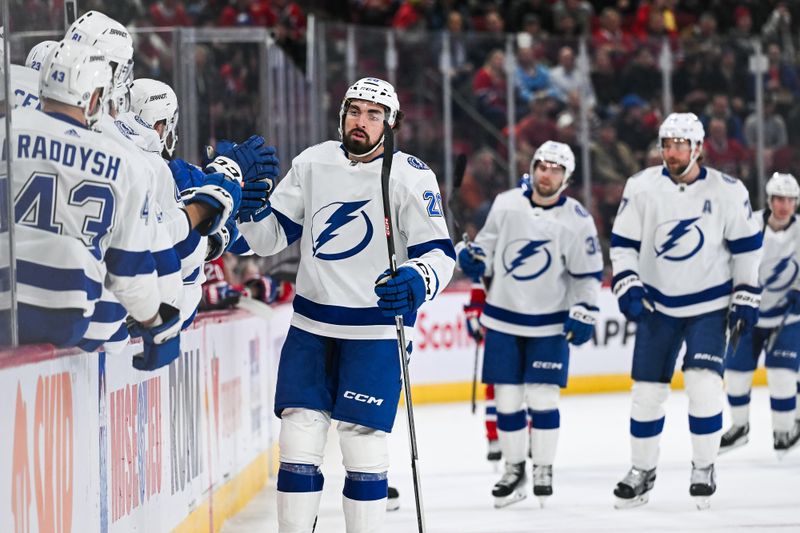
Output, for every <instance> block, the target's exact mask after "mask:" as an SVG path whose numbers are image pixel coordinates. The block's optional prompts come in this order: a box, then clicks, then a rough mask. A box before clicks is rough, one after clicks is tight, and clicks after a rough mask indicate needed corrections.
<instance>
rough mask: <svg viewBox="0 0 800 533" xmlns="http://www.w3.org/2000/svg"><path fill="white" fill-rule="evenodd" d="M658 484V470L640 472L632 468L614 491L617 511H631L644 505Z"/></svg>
mask: <svg viewBox="0 0 800 533" xmlns="http://www.w3.org/2000/svg"><path fill="white" fill-rule="evenodd" d="M655 482H656V469H655V468H653V469H652V470H640V469H638V468H636V467H635V466H634V467H631V469H630V470H628V473H627V474H625V477H624V478H622V481H620V482H619V483H617V488H615V489H614V496H616V497H617V502H616V503H615V504H614V507H615V508H617V509H630V508H632V507H638V506H640V505H644V504H646V503H647V502H648V500H649V499H650V491H651V490H652V488H653V485H655Z"/></svg>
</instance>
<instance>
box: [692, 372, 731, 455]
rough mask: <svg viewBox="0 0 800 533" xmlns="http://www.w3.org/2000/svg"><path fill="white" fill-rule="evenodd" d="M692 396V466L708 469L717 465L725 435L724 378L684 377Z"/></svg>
mask: <svg viewBox="0 0 800 533" xmlns="http://www.w3.org/2000/svg"><path fill="white" fill-rule="evenodd" d="M683 381H684V384H685V385H686V393H687V394H688V395H689V432H690V433H691V434H692V462H693V463H694V465H695V466H696V467H699V468H704V467H707V466H709V465H711V464H714V460H715V459H716V458H717V454H718V453H719V444H720V433H721V432H722V398H723V391H722V388H723V387H722V378H721V377H720V376H719V374H717V373H716V372H713V371H711V370H704V369H689V370H687V371H686V372H684V374H683Z"/></svg>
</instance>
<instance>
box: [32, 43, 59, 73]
mask: <svg viewBox="0 0 800 533" xmlns="http://www.w3.org/2000/svg"><path fill="white" fill-rule="evenodd" d="M57 45H58V41H42V42H40V43H38V44H36V45H35V46H34V47H33V48H31V50H30V52H28V57H26V58H25V66H26V67H28V68H32V69H33V70H36V71H40V70H42V63H44V60H45V58H46V57H47V55H48V54H49V53H50V51H51V50H52V49H53V48H55V47H56V46H57Z"/></svg>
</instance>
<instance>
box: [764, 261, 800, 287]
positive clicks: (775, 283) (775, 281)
mask: <svg viewBox="0 0 800 533" xmlns="http://www.w3.org/2000/svg"><path fill="white" fill-rule="evenodd" d="M761 268H762V270H767V269H769V273H770V274H769V276H767V279H766V280H765V281H764V290H765V291H767V292H783V291H785V290H786V289H788V288H789V287H791V286H792V284H793V283H794V281H795V279H797V273H798V271H800V265H798V264H797V261H796V260H795V259H794V257H793V256H792V255H787V256H786V257H782V258H780V259H778V260H777V261H774V262H771V263H765V264H764V265H762V267H761Z"/></svg>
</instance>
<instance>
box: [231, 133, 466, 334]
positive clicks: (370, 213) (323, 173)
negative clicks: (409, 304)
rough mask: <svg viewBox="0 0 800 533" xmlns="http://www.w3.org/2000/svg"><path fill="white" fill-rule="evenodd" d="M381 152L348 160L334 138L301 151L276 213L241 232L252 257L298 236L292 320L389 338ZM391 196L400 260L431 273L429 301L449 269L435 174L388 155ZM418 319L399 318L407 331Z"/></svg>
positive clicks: (408, 158)
mask: <svg viewBox="0 0 800 533" xmlns="http://www.w3.org/2000/svg"><path fill="white" fill-rule="evenodd" d="M382 163H383V157H382V156H378V157H377V158H375V159H373V160H372V161H370V162H367V163H359V162H356V161H351V160H350V159H348V157H347V155H346V153H345V152H344V149H343V148H342V147H341V145H340V144H339V143H338V142H335V141H327V142H323V143H321V144H318V145H316V146H312V147H311V148H308V149H306V150H305V151H303V152H302V153H301V154H300V155H298V156H297V157H296V158H295V159H294V160H293V161H292V167H291V169H290V170H289V172H288V173H287V175H286V176H285V177H284V178H283V180H281V181H280V183H279V184H278V185H277V187H276V188H275V192H274V193H273V195H272V197H271V203H272V214H271V215H269V216H267V217H266V218H264V219H263V220H262V221H260V222H248V223H244V224H240V226H239V228H240V230H241V232H242V234H243V235H244V236H245V238H246V239H247V242H248V243H249V245H250V247H251V248H252V249H253V251H254V252H255V253H256V254H259V255H272V254H275V253H277V252H279V251H280V250H282V249H283V248H285V247H286V246H288V245H289V244H291V243H293V242H294V241H296V240H298V239H299V240H300V253H301V259H300V266H299V270H298V273H297V294H296V296H295V299H294V315H293V317H292V324H293V325H294V326H296V327H298V328H300V329H303V330H306V331H309V332H311V333H315V334H318V335H325V336H329V337H337V338H346V339H392V338H395V337H396V331H395V327H394V318H393V317H385V316H383V315H382V313H381V312H380V309H379V308H378V306H377V301H378V297H377V296H376V295H375V292H374V287H375V281H376V279H377V278H378V276H379V275H380V274H381V273H382V272H384V271H385V270H386V269H387V268H388V267H389V260H388V253H387V243H386V237H385V233H384V219H383V203H382V200H381V198H382V196H381V166H382ZM389 198H390V202H391V211H392V220H393V225H394V228H395V232H394V243H395V247H396V251H397V262H398V265H400V264H402V263H403V262H404V261H406V260H407V259H409V258H415V259H417V260H419V261H420V262H421V263H423V264H424V265H425V268H427V269H428V270H429V271H431V272H432V275H431V276H430V283H429V284H428V285H427V286H426V288H427V289H428V291H427V295H426V299H427V300H430V299H432V298H434V297H435V296H436V295H437V294H438V293H439V292H440V291H441V290H442V289H444V287H445V286H446V285H447V283H448V282H449V281H450V278H451V276H452V274H453V267H454V266H455V254H454V251H453V244H452V242H451V241H450V237H449V235H448V232H447V225H446V223H445V219H444V212H443V210H442V203H441V195H440V194H439V186H438V184H437V182H436V176H435V175H434V173H433V172H432V171H431V170H430V169H429V168H428V166H427V165H426V164H425V163H423V162H422V161H420V160H419V159H417V158H416V157H414V156H412V155H409V154H407V153H404V152H401V151H397V152H395V153H394V159H393V163H392V172H391V178H390V181H389ZM415 318H416V316H414V315H408V316H406V317H405V319H406V322H405V324H406V325H407V326H409V328H407V330H408V334H409V335H411V334H412V330H411V328H410V326H413V324H414V320H415Z"/></svg>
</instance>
